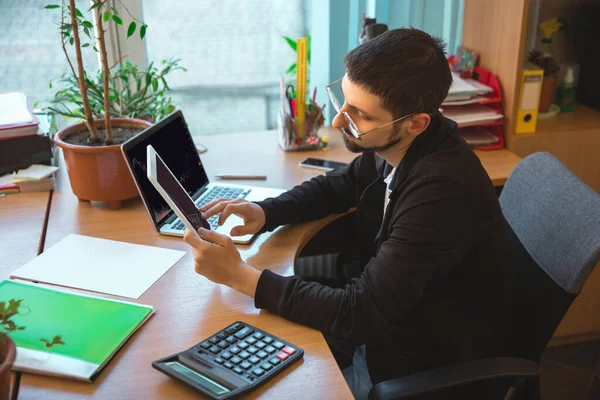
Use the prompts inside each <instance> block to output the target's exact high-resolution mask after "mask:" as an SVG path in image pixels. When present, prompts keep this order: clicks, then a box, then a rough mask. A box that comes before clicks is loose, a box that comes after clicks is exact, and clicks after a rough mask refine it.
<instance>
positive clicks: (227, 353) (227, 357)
mask: <svg viewBox="0 0 600 400" xmlns="http://www.w3.org/2000/svg"><path fill="white" fill-rule="evenodd" d="M231 357H233V356H232V355H231V354H230V353H229V352H228V351H225V352H223V353H222V354H221V358H223V359H225V360H229V359H230V358H231Z"/></svg>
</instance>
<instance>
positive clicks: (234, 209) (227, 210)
mask: <svg viewBox="0 0 600 400" xmlns="http://www.w3.org/2000/svg"><path fill="white" fill-rule="evenodd" d="M242 207H243V205H241V204H227V205H226V206H225V207H224V208H223V211H221V215H219V225H223V224H224V223H225V221H227V218H229V216H230V215H231V214H235V215H239V216H240V217H242V218H244V217H243V216H242V215H240V214H239V211H240V209H241V208H242Z"/></svg>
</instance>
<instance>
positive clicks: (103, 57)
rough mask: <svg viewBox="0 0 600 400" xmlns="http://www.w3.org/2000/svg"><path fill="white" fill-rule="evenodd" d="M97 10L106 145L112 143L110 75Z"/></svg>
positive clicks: (98, 11)
mask: <svg viewBox="0 0 600 400" xmlns="http://www.w3.org/2000/svg"><path fill="white" fill-rule="evenodd" d="M101 8H102V7H98V8H96V25H97V27H98V44H99V45H100V49H99V50H100V59H101V60H102V71H103V75H104V128H105V129H106V141H105V143H106V144H111V143H112V126H111V121H110V99H109V97H108V91H109V84H108V74H109V73H110V70H109V68H108V59H107V55H106V43H105V42H104V28H103V27H102V13H101V12H100V9H101Z"/></svg>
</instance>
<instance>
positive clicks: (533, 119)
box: [515, 63, 544, 134]
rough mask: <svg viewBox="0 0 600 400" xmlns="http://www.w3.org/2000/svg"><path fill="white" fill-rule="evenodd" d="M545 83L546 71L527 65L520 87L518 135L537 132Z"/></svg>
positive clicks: (516, 131) (524, 68)
mask: <svg viewBox="0 0 600 400" xmlns="http://www.w3.org/2000/svg"><path fill="white" fill-rule="evenodd" d="M543 81H544V71H543V70H542V69H540V68H539V67H538V66H536V65H533V64H530V63H525V65H524V66H523V73H522V75H521V85H520V86H519V102H518V103H517V104H518V108H517V125H516V128H515V133H516V134H524V133H533V132H535V128H536V125H537V119H538V106H539V103H540V94H541V92H542V83H543Z"/></svg>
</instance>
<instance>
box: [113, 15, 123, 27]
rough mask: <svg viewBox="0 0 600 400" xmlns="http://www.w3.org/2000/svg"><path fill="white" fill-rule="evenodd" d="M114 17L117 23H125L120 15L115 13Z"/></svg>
mask: <svg viewBox="0 0 600 400" xmlns="http://www.w3.org/2000/svg"><path fill="white" fill-rule="evenodd" d="M112 19H113V21H115V23H116V24H118V25H123V20H122V19H121V18H119V16H118V15H113V16H112Z"/></svg>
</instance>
